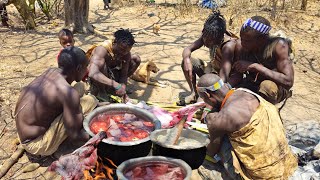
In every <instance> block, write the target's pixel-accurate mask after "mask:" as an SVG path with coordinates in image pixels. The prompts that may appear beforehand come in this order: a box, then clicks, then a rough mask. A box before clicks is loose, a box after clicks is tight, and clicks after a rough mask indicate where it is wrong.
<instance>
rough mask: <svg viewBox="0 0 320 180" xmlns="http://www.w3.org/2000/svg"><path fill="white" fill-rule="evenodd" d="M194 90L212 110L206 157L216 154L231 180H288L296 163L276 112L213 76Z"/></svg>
mask: <svg viewBox="0 0 320 180" xmlns="http://www.w3.org/2000/svg"><path fill="white" fill-rule="evenodd" d="M197 89H198V93H199V95H200V97H201V98H202V99H203V100H204V101H205V102H206V103H207V104H209V105H210V106H211V107H214V110H213V111H211V112H209V113H208V114H207V116H206V121H207V126H208V130H209V134H210V143H209V145H208V146H207V151H208V152H207V154H208V155H209V156H211V157H213V156H215V155H216V154H218V155H219V156H220V157H221V159H222V163H223V165H224V166H225V168H226V170H227V172H228V174H229V176H230V177H231V178H233V179H241V178H242V179H288V177H289V176H291V175H292V174H293V172H294V171H295V169H296V168H297V165H298V162H297V159H296V157H295V156H294V155H293V153H292V152H291V150H290V148H289V145H288V142H287V139H286V134H285V129H284V127H283V124H282V121H281V119H280V116H279V112H278V109H277V108H276V107H275V106H274V105H273V104H271V103H269V102H268V101H266V100H265V99H263V98H262V97H261V96H259V95H257V94H255V93H253V92H252V91H250V90H248V89H244V88H239V89H236V90H235V89H230V87H229V86H228V85H226V84H225V83H224V82H223V80H222V79H221V78H220V77H219V76H217V75H215V74H205V75H203V76H202V77H201V78H200V80H199V82H198V84H197Z"/></svg>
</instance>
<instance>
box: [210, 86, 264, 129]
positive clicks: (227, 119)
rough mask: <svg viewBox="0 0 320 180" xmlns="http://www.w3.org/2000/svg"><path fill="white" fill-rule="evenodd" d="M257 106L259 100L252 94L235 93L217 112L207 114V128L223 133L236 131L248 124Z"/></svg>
mask: <svg viewBox="0 0 320 180" xmlns="http://www.w3.org/2000/svg"><path fill="white" fill-rule="evenodd" d="M258 106H259V100H258V99H257V98H256V97H255V96H253V95H252V94H250V93H247V92H245V91H240V90H238V91H235V92H234V93H233V94H232V95H231V96H230V97H229V98H228V99H227V101H226V103H225V105H224V107H223V108H222V109H221V110H220V111H219V112H216V113H210V114H208V117H207V120H208V123H210V125H208V126H209V127H212V128H214V129H224V130H225V132H224V133H231V132H234V131H238V130H240V129H241V128H242V127H244V126H246V125H247V124H248V123H249V121H250V118H251V117H252V115H253V114H254V113H255V111H256V110H257V108H258ZM211 119H212V121H211Z"/></svg>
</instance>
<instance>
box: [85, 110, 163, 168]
mask: <svg viewBox="0 0 320 180" xmlns="http://www.w3.org/2000/svg"><path fill="white" fill-rule="evenodd" d="M102 113H105V114H120V113H131V114H134V115H135V116H137V117H138V118H141V119H144V120H146V121H150V122H152V123H153V124H154V129H160V128H161V123H160V121H159V120H158V119H157V118H156V117H155V116H154V115H153V114H151V113H150V112H149V111H147V110H145V109H142V108H139V107H136V106H132V105H126V104H110V105H107V106H102V107H98V108H96V109H95V110H93V111H92V112H90V113H89V114H88V116H87V117H86V118H85V119H84V121H83V127H84V129H85V131H86V132H87V133H88V134H89V135H90V136H94V133H93V132H92V131H91V130H90V127H89V126H90V122H91V120H92V119H93V118H94V117H95V116H97V115H99V114H102ZM151 145H152V143H151V141H150V137H146V138H144V139H140V140H137V141H131V142H118V141H112V140H108V139H104V140H102V142H101V143H100V144H99V145H98V155H99V156H101V157H106V158H109V159H111V160H112V161H113V162H114V163H115V164H116V165H119V164H121V163H122V162H123V161H125V160H128V159H131V158H137V157H143V156H147V155H148V154H149V152H150V150H151Z"/></svg>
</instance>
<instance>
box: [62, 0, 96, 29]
mask: <svg viewBox="0 0 320 180" xmlns="http://www.w3.org/2000/svg"><path fill="white" fill-rule="evenodd" d="M64 11H65V26H66V27H67V28H69V29H70V30H71V31H73V32H78V33H88V31H91V32H93V28H92V26H91V25H89V22H88V15H89V0H64Z"/></svg>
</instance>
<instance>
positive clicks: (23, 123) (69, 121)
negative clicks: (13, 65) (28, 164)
mask: <svg viewBox="0 0 320 180" xmlns="http://www.w3.org/2000/svg"><path fill="white" fill-rule="evenodd" d="M58 65H59V68H49V69H48V70H47V71H45V72H44V73H42V74H41V75H40V76H39V77H37V78H36V79H35V80H33V81H32V82H31V83H30V84H29V85H27V86H26V87H24V88H23V89H22V92H21V95H20V97H19V100H18V102H17V105H16V109H15V114H16V118H15V121H16V127H17V131H18V135H19V139H20V141H21V144H22V147H23V148H24V149H25V150H26V151H27V152H29V153H31V154H34V155H41V156H48V155H51V154H53V153H54V152H55V151H56V150H57V149H58V147H59V145H60V144H61V143H62V142H63V141H64V140H65V139H66V138H67V137H69V138H70V139H71V140H74V141H75V142H77V141H86V140H88V139H89V135H88V134H87V133H85V131H84V130H83V127H82V121H83V113H88V112H89V111H91V110H93V108H94V107H95V106H96V105H97V101H96V99H95V98H94V97H93V96H89V95H87V96H84V97H82V98H81V99H80V96H79V93H78V92H77V90H76V89H74V88H73V87H71V86H70V84H71V82H73V81H77V82H79V81H80V80H81V78H82V77H83V76H84V74H85V73H86V69H87V65H88V60H87V59H86V56H85V53H84V52H83V50H81V49H80V48H77V47H67V48H65V49H63V50H62V51H61V54H60V56H59V61H58ZM80 103H81V104H80Z"/></svg>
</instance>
